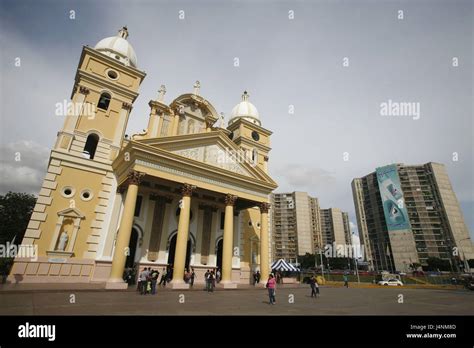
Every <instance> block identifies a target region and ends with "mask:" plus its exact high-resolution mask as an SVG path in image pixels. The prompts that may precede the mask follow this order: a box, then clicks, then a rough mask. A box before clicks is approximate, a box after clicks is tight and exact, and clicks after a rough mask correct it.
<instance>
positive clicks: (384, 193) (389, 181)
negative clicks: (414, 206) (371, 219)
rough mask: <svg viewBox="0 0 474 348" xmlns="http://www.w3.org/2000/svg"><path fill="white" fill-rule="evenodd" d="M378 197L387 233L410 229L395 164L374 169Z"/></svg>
mask: <svg viewBox="0 0 474 348" xmlns="http://www.w3.org/2000/svg"><path fill="white" fill-rule="evenodd" d="M376 174H377V182H378V184H379V190H380V197H381V198H382V205H383V212H384V216H385V221H386V223H387V229H388V231H397V230H406V229H409V228H410V221H409V220H408V213H407V210H406V207H405V201H404V198H403V192H402V189H401V185H400V178H399V177H398V170H397V165H396V164H391V165H388V166H385V167H380V168H377V169H376Z"/></svg>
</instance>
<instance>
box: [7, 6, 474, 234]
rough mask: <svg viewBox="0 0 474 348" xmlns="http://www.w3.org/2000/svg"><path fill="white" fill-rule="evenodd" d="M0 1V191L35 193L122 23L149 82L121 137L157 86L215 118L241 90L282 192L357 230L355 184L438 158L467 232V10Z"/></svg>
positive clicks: (472, 205)
mask: <svg viewBox="0 0 474 348" xmlns="http://www.w3.org/2000/svg"><path fill="white" fill-rule="evenodd" d="M0 4H1V11H0V25H1V27H0V29H1V31H0V40H1V41H0V45H1V46H0V47H1V56H0V59H1V62H0V63H1V64H0V75H1V84H0V116H1V118H0V156H1V157H0V159H1V167H0V173H1V176H0V178H1V182H0V191H1V192H2V193H3V192H5V191H8V190H14V191H26V192H33V193H36V192H38V191H39V187H40V183H41V180H42V178H43V175H44V171H45V168H46V163H47V158H48V155H49V149H50V148H51V146H52V145H53V144H54V141H55V137H56V133H57V131H58V130H59V129H60V127H61V126H62V124H63V119H62V118H61V117H58V116H55V113H54V111H55V104H56V103H58V102H62V101H63V100H64V99H66V100H68V98H69V96H70V93H71V89H72V86H73V82H74V75H75V71H76V68H77V64H78V60H79V56H80V53H81V49H82V46H83V45H89V46H94V45H95V44H96V43H97V42H98V41H99V40H100V39H102V38H104V37H107V36H112V35H115V34H116V32H117V30H118V29H119V28H120V27H121V26H123V25H127V26H128V28H129V32H130V37H129V41H130V42H131V43H132V45H133V47H134V48H135V51H136V53H137V56H138V67H139V68H140V69H142V70H144V71H146V73H147V77H146V79H145V80H144V82H143V84H142V86H141V90H140V96H139V98H138V99H137V100H136V102H135V105H134V109H133V112H132V117H131V119H130V122H129V125H128V131H127V132H128V134H133V133H135V132H137V131H141V130H142V129H143V128H145V127H146V125H147V121H148V114H149V108H148V105H147V104H148V101H149V100H150V99H154V98H155V97H156V94H157V90H158V88H159V86H160V85H161V84H165V85H166V88H167V91H168V92H167V94H166V101H168V102H171V101H172V100H173V99H174V98H175V97H177V96H178V95H180V94H182V93H187V92H191V91H192V86H193V83H194V81H195V80H200V81H201V86H202V88H201V94H202V95H203V96H204V97H205V98H207V99H208V100H210V101H211V102H212V103H213V104H214V106H215V107H216V109H217V110H218V111H219V112H224V113H225V114H226V115H229V113H230V110H231V109H232V107H233V106H234V105H235V104H236V103H238V102H239V101H240V96H241V94H242V91H243V90H245V89H246V90H248V91H249V93H250V101H251V102H252V103H254V104H255V106H256V107H257V108H258V110H259V113H260V117H261V120H262V124H263V126H264V127H266V128H268V129H270V130H272V131H273V132H274V134H273V136H272V147H273V150H272V152H271V154H270V171H271V174H272V176H273V177H274V178H275V180H276V181H277V182H278V183H279V185H280V187H279V189H278V191H280V192H283V191H294V190H299V191H308V192H309V193H310V194H311V195H313V196H316V197H319V199H320V203H321V206H322V207H323V208H329V207H339V208H341V209H342V210H345V211H348V212H349V213H350V217H351V221H352V222H354V223H355V221H356V220H355V215H354V206H353V201H352V193H351V186H350V183H351V180H352V179H353V178H354V177H359V176H363V175H366V174H368V173H370V172H372V171H374V169H375V168H376V167H378V166H383V165H386V164H390V163H394V162H402V163H406V164H422V163H426V162H429V161H435V162H440V163H444V164H445V165H446V167H447V170H448V173H449V175H450V178H451V181H452V184H453V187H454V190H455V192H456V194H457V196H458V199H459V200H460V202H461V205H462V208H463V212H464V216H465V218H466V222H467V223H468V225H469V227H470V231H471V235H473V231H474V188H473V177H474V167H473V163H474V162H473V160H474V151H473V140H472V138H473V137H472V136H473V131H474V128H473V75H472V72H473V5H472V1H470V0H449V1H448V0H446V1H416V0H415V1H374V0H372V1H292V2H289V1H263V0H261V1H226V2H224V1H217V0H216V1H110V0H109V1H100V2H99V1H92V0H90V1H61V2H59V1H33V0H30V1H24V0H15V1H12V0H0ZM71 10H72V11H74V16H75V18H74V19H71V18H70V17H71V12H70V11H71ZM180 11H184V12H180ZM400 11H403V12H400ZM183 14H184V19H182V18H180V15H181V17H183ZM401 17H403V18H401ZM17 58H20V60H19V62H20V66H16V64H15V63H18V59H17ZM235 58H238V60H239V63H240V65H239V66H238V67H236V66H234V62H235ZM455 61H456V62H457V66H453V62H455ZM454 65H456V64H454ZM389 100H391V101H393V102H406V103H418V104H414V105H419V107H420V117H419V119H417V120H414V118H416V117H412V116H398V117H396V116H382V115H381V108H380V105H381V103H384V102H388V101H389ZM290 106H292V107H293V108H294V113H290V112H289V110H290V108H291V107H290ZM454 152H456V153H457V154H458V160H457V161H453V153H454ZM17 153H20V155H21V158H18V157H17V158H15V154H17ZM344 153H346V154H344ZM15 159H17V160H18V159H20V160H19V161H15ZM345 159H346V160H345Z"/></svg>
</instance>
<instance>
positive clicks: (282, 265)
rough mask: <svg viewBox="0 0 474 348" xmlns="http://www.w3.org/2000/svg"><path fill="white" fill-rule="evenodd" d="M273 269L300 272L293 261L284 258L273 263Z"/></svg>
mask: <svg viewBox="0 0 474 348" xmlns="http://www.w3.org/2000/svg"><path fill="white" fill-rule="evenodd" d="M271 269H272V270H276V271H286V272H298V271H299V269H298V268H296V267H295V266H293V265H292V264H291V263H288V262H286V261H285V260H283V259H279V260H277V261H275V262H273V263H272V266H271Z"/></svg>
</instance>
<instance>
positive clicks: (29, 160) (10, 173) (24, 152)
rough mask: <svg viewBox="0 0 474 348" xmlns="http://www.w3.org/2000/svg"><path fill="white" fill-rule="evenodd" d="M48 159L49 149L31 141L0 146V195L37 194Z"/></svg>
mask: <svg viewBox="0 0 474 348" xmlns="http://www.w3.org/2000/svg"><path fill="white" fill-rule="evenodd" d="M48 157H49V149H48V148H46V147H44V146H41V145H39V144H36V143H34V142H32V141H27V140H23V141H19V142H15V143H9V144H7V145H3V144H0V158H1V166H0V178H1V181H0V193H6V192H8V191H14V192H26V193H35V194H36V193H38V192H39V189H40V187H41V182H42V180H43V178H44V175H45V173H46V166H47V164H48Z"/></svg>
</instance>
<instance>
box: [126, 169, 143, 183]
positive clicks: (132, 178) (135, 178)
mask: <svg viewBox="0 0 474 348" xmlns="http://www.w3.org/2000/svg"><path fill="white" fill-rule="evenodd" d="M144 176H145V173H142V172H138V171H136V170H131V171H130V172H129V173H128V174H127V179H128V185H137V186H138V185H140V182H141V181H142V178H143V177H144Z"/></svg>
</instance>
